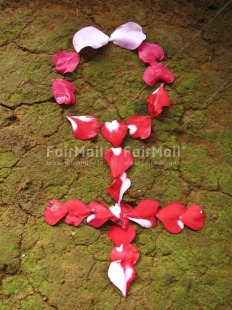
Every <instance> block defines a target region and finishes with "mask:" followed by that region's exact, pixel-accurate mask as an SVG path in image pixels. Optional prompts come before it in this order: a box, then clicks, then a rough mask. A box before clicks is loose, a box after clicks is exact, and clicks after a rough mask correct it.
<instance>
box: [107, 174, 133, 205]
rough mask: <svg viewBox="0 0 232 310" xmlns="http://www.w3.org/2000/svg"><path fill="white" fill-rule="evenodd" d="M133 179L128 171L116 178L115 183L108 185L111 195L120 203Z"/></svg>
mask: <svg viewBox="0 0 232 310" xmlns="http://www.w3.org/2000/svg"><path fill="white" fill-rule="evenodd" d="M130 186H131V180H130V178H129V176H128V174H127V173H126V172H124V173H123V174H121V175H120V176H119V177H117V178H115V179H114V181H113V183H112V184H111V185H109V186H108V187H107V191H108V193H109V194H110V196H111V197H112V198H113V199H114V200H115V201H116V202H117V204H118V205H120V203H121V200H122V197H123V194H124V193H125V192H126V191H127V190H128V188H130Z"/></svg>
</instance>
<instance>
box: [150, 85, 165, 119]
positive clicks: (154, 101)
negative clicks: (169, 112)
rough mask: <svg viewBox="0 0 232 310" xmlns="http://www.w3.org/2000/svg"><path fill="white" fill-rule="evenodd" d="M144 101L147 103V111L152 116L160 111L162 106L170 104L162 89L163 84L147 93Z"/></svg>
mask: <svg viewBox="0 0 232 310" xmlns="http://www.w3.org/2000/svg"><path fill="white" fill-rule="evenodd" d="M146 101H147V103H148V111H149V113H150V114H152V115H153V116H154V117H156V116H158V115H159V114H160V113H161V112H162V110H163V107H168V106H170V99H169V97H168V94H167V93H166V91H165V89H164V84H161V85H160V87H159V88H157V89H156V90H155V91H154V92H153V93H152V94H150V95H148V96H147V98H146Z"/></svg>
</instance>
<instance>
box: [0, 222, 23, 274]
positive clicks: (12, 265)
mask: <svg viewBox="0 0 232 310" xmlns="http://www.w3.org/2000/svg"><path fill="white" fill-rule="evenodd" d="M19 242H20V230H19V229H17V228H16V227H15V228H14V229H10V228H8V227H5V226H3V225H2V226H1V227H0V243H1V255H0V269H6V268H7V270H8V272H9V273H15V272H17V271H18V269H19V263H20V262H19Z"/></svg>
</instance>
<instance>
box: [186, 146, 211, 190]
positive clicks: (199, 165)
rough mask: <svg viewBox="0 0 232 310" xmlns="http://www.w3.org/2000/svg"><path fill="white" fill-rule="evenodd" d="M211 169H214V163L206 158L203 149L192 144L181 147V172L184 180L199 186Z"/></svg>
mask: <svg viewBox="0 0 232 310" xmlns="http://www.w3.org/2000/svg"><path fill="white" fill-rule="evenodd" d="M212 167H214V162H213V161H212V159H210V158H209V157H208V155H207V152H206V150H205V149H204V148H203V147H202V148H201V147H199V146H195V145H194V144H187V145H184V146H183V147H182V154H181V171H182V174H183V176H184V178H185V179H187V180H188V181H190V182H194V183H196V184H199V183H200V182H201V181H203V180H204V179H205V178H206V177H207V175H208V172H209V170H211V168H212Z"/></svg>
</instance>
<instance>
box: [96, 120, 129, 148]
mask: <svg viewBox="0 0 232 310" xmlns="http://www.w3.org/2000/svg"><path fill="white" fill-rule="evenodd" d="M127 130H128V129H127V125H126V124H125V123H124V122H122V121H116V120H114V121H112V122H106V123H104V124H103V125H102V127H101V134H102V136H103V137H104V138H105V139H106V140H108V141H109V142H110V143H111V144H113V145H114V146H115V147H118V146H120V145H121V143H122V141H123V139H124V137H125V135H126V134H127Z"/></svg>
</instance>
